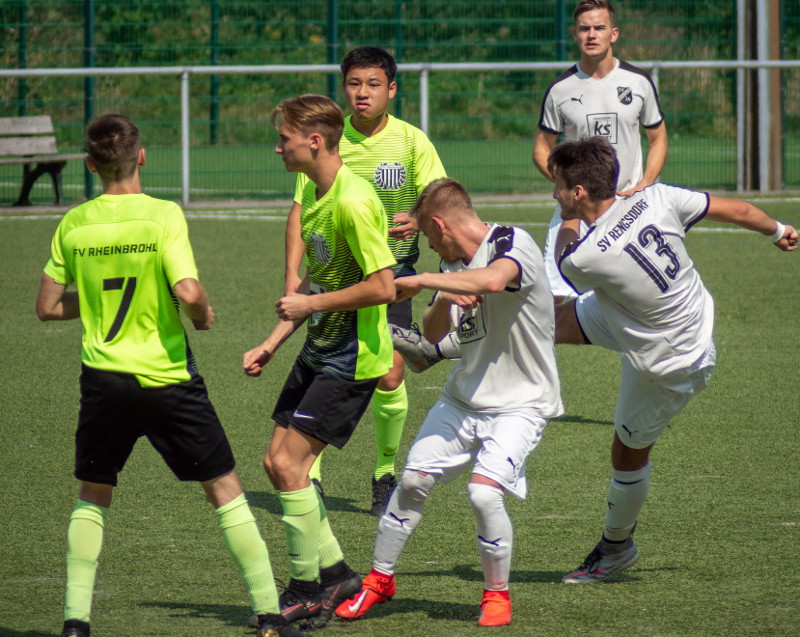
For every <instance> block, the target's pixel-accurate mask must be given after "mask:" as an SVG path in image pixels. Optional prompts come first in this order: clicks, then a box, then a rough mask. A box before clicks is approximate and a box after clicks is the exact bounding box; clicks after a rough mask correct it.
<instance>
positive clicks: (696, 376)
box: [548, 137, 797, 584]
mask: <svg viewBox="0 0 800 637" xmlns="http://www.w3.org/2000/svg"><path fill="white" fill-rule="evenodd" d="M548 169H549V170H550V172H551V174H553V175H554V176H555V182H556V187H555V192H554V195H553V196H554V198H555V199H556V200H557V201H558V203H559V204H560V206H561V216H562V219H563V220H564V223H563V224H562V226H561V230H560V231H559V233H558V238H557V241H556V244H557V245H556V251H557V254H558V255H560V257H559V268H560V270H561V273H562V275H563V277H564V279H565V280H567V281H568V282H569V284H570V286H571V287H572V288H573V290H574V292H575V293H577V294H579V295H580V296H578V297H577V299H572V300H569V301H566V302H564V303H562V304H560V305H558V306H557V307H556V342H558V343H572V344H595V345H601V346H603V347H606V348H608V349H612V350H616V351H618V352H620V353H621V358H622V376H621V382H620V394H619V398H618V401H617V407H616V414H615V417H614V428H615V434H614V441H613V444H612V448H611V465H612V469H613V471H612V478H611V482H610V485H609V489H608V509H607V512H606V517H605V530H604V531H603V535H602V538H601V540H600V542H599V543H598V544H597V546H596V547H595V549H594V550H593V551H592V552H591V553H590V554H589V555H588V557H587V558H586V559H585V560H584V562H583V564H581V566H580V567H578V569H577V570H576V571H574V572H572V573H569V574H567V575H565V576H564V578H563V581H564V582H567V583H579V584H583V583H593V582H600V581H603V580H605V579H607V578H608V577H610V576H611V575H613V574H614V573H617V572H619V571H621V570H622V569H625V568H628V567H629V566H631V565H633V564H634V563H635V562H636V560H637V559H638V558H639V553H638V551H637V549H636V545H635V544H634V542H633V537H632V535H633V531H634V529H635V527H636V520H637V518H638V515H639V512H640V511H641V509H642V507H643V506H644V502H645V499H646V498H647V492H648V487H649V476H650V469H651V465H650V459H649V458H650V450H651V449H652V447H653V444H654V443H655V442H656V440H658V438H659V437H660V436H661V434H662V433H663V432H664V430H665V429H666V427H667V425H668V424H669V421H670V419H671V418H672V417H674V416H675V415H676V414H678V412H680V411H681V409H683V407H684V406H685V405H686V404H687V403H688V402H689V400H690V399H691V398H692V397H693V396H695V395H696V394H697V393H699V392H700V391H702V390H703V389H704V388H705V387H706V385H707V383H708V380H709V376H710V374H711V370H712V369H713V367H714V362H715V351H714V342H713V340H712V333H713V328H714V302H713V300H712V298H711V295H710V294H709V293H708V290H706V288H705V286H704V285H703V281H702V280H701V278H700V275H699V274H698V272H697V270H695V268H694V265H693V264H692V260H691V258H690V257H689V255H688V253H687V251H686V246H685V245H684V239H685V236H686V232H687V231H688V230H689V228H691V227H692V226H693V225H694V224H695V223H697V222H698V221H701V220H702V219H703V218H706V219H709V220H711V221H719V222H728V223H733V224H736V225H739V226H742V227H743V228H746V229H748V230H753V231H755V232H760V233H762V234H764V235H767V236H768V237H769V238H770V239H771V240H772V242H773V243H775V245H776V246H777V247H778V248H779V249H781V250H785V251H792V250H795V249H796V247H797V232H795V230H794V228H792V227H791V226H784V225H783V224H782V223H780V222H776V221H775V220H774V219H772V218H771V217H770V216H769V215H767V214H766V213H765V212H764V211H763V210H761V209H760V208H757V207H756V206H754V205H752V204H750V203H748V202H745V201H741V200H739V199H723V198H720V197H713V196H709V195H708V194H706V193H701V192H695V191H692V190H687V189H685V188H678V187H675V186H668V185H664V184H655V185H652V186H649V187H647V188H644V189H643V190H641V191H639V192H635V193H634V194H632V195H631V196H629V197H627V198H624V199H618V198H616V194H615V185H616V183H617V175H618V172H619V164H618V162H617V158H616V156H615V153H614V149H613V148H612V146H611V145H610V144H609V143H608V142H607V141H606V140H605V139H603V138H599V137H595V138H591V139H588V140H584V141H577V142H566V143H564V144H560V145H559V146H557V147H556V148H555V149H554V150H553V152H552V153H551V155H550V159H549V162H548ZM579 221H580V222H583V223H585V224H586V225H587V226H588V230H587V232H586V234H585V235H584V236H583V238H582V239H578V222H579Z"/></svg>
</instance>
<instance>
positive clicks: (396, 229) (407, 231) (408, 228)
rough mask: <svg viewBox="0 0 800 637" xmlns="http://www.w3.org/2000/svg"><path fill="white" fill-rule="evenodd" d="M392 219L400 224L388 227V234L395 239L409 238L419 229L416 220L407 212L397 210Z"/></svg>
mask: <svg viewBox="0 0 800 637" xmlns="http://www.w3.org/2000/svg"><path fill="white" fill-rule="evenodd" d="M392 221H393V222H394V223H399V224H400V225H399V226H392V227H391V228H389V236H390V237H394V238H395V239H410V238H411V237H413V236H414V235H415V234H417V231H418V230H419V228H417V220H416V219H412V218H411V217H409V216H408V213H407V212H398V213H397V214H396V215H395V216H394V217H392Z"/></svg>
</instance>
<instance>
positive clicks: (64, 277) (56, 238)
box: [44, 220, 75, 285]
mask: <svg viewBox="0 0 800 637" xmlns="http://www.w3.org/2000/svg"><path fill="white" fill-rule="evenodd" d="M63 232H64V222H63V220H62V222H61V223H59V224H58V228H57V229H56V232H55V234H54V235H53V240H52V241H51V242H50V259H49V260H48V261H47V264H46V265H45V266H44V273H45V274H46V275H47V276H49V277H51V278H52V279H53V280H54V281H55V282H56V283H60V284H62V285H69V284H70V283H73V282H74V281H75V276H74V274H73V273H72V270H71V268H70V267H69V264H68V263H67V259H66V255H65V254H64V244H63Z"/></svg>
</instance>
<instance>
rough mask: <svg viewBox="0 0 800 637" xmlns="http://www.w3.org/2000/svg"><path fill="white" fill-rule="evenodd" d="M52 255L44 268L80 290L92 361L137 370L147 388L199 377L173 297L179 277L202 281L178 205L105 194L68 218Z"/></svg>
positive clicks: (85, 350) (86, 356)
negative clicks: (173, 286)
mask: <svg viewBox="0 0 800 637" xmlns="http://www.w3.org/2000/svg"><path fill="white" fill-rule="evenodd" d="M51 253H52V254H51V257H50V260H49V261H48V262H47V265H46V266H45V269H44V271H45V273H46V274H48V275H49V276H51V277H53V279H54V280H55V281H56V282H57V283H61V284H64V285H69V284H71V283H75V285H76V287H77V289H78V298H79V301H80V313H81V323H82V324H83V337H82V345H83V347H82V352H81V360H82V361H83V362H84V363H85V364H86V365H87V366H89V367H92V368H95V369H101V370H107V371H117V372H124V373H128V374H134V375H135V376H136V377H137V378H138V380H139V382H140V384H141V385H142V386H143V387H158V386H162V385H169V384H174V383H178V382H183V381H186V380H189V378H190V377H191V376H193V375H196V374H197V370H196V368H195V365H194V358H193V356H192V354H191V351H190V349H189V344H188V341H187V339H186V333H185V331H184V329H183V325H182V324H181V320H180V317H179V314H178V307H179V306H178V301H177V299H176V298H175V297H174V296H173V294H172V285H174V284H175V283H177V282H178V281H181V280H182V279H189V278H190V279H197V267H196V266H195V262H194V255H193V253H192V247H191V245H190V244H189V234H188V231H187V228H186V220H185V219H184V216H183V212H182V211H181V209H180V207H179V206H178V205H176V204H174V203H172V202H169V201H163V200H160V199H154V198H152V197H149V196H147V195H144V194H131V195H101V196H100V197H97V198H96V199H93V200H91V201H88V202H86V203H85V204H82V205H80V206H78V207H77V208H73V209H72V210H70V211H69V212H68V213H67V214H66V215H64V218H63V219H62V220H61V223H60V224H59V225H58V229H57V230H56V233H55V235H54V237H53V241H52V245H51Z"/></svg>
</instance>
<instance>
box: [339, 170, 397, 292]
mask: <svg viewBox="0 0 800 637" xmlns="http://www.w3.org/2000/svg"><path fill="white" fill-rule="evenodd" d="M365 183H366V182H365ZM370 188H371V187H370ZM370 195H372V196H368V197H367V196H365V197H357V196H353V197H346V198H341V199H340V200H339V201H338V202H337V204H336V206H335V207H334V209H333V213H334V214H333V217H334V223H336V225H337V226H338V227H339V229H340V230H341V232H342V234H344V236H345V238H346V239H347V243H348V245H349V246H350V249H351V251H352V252H353V256H354V257H355V259H356V261H357V262H358V265H359V267H360V268H361V270H362V271H363V272H364V275H365V276H366V275H368V274H372V273H373V272H377V271H378V270H382V269H384V268H390V267H392V266H393V265H394V264H395V259H394V256H392V252H391V251H390V250H389V245H388V244H387V242H386V237H387V235H388V229H387V223H386V213H385V212H384V210H383V205H382V204H381V202H380V200H379V199H378V198H377V196H374V194H373V193H370Z"/></svg>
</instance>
